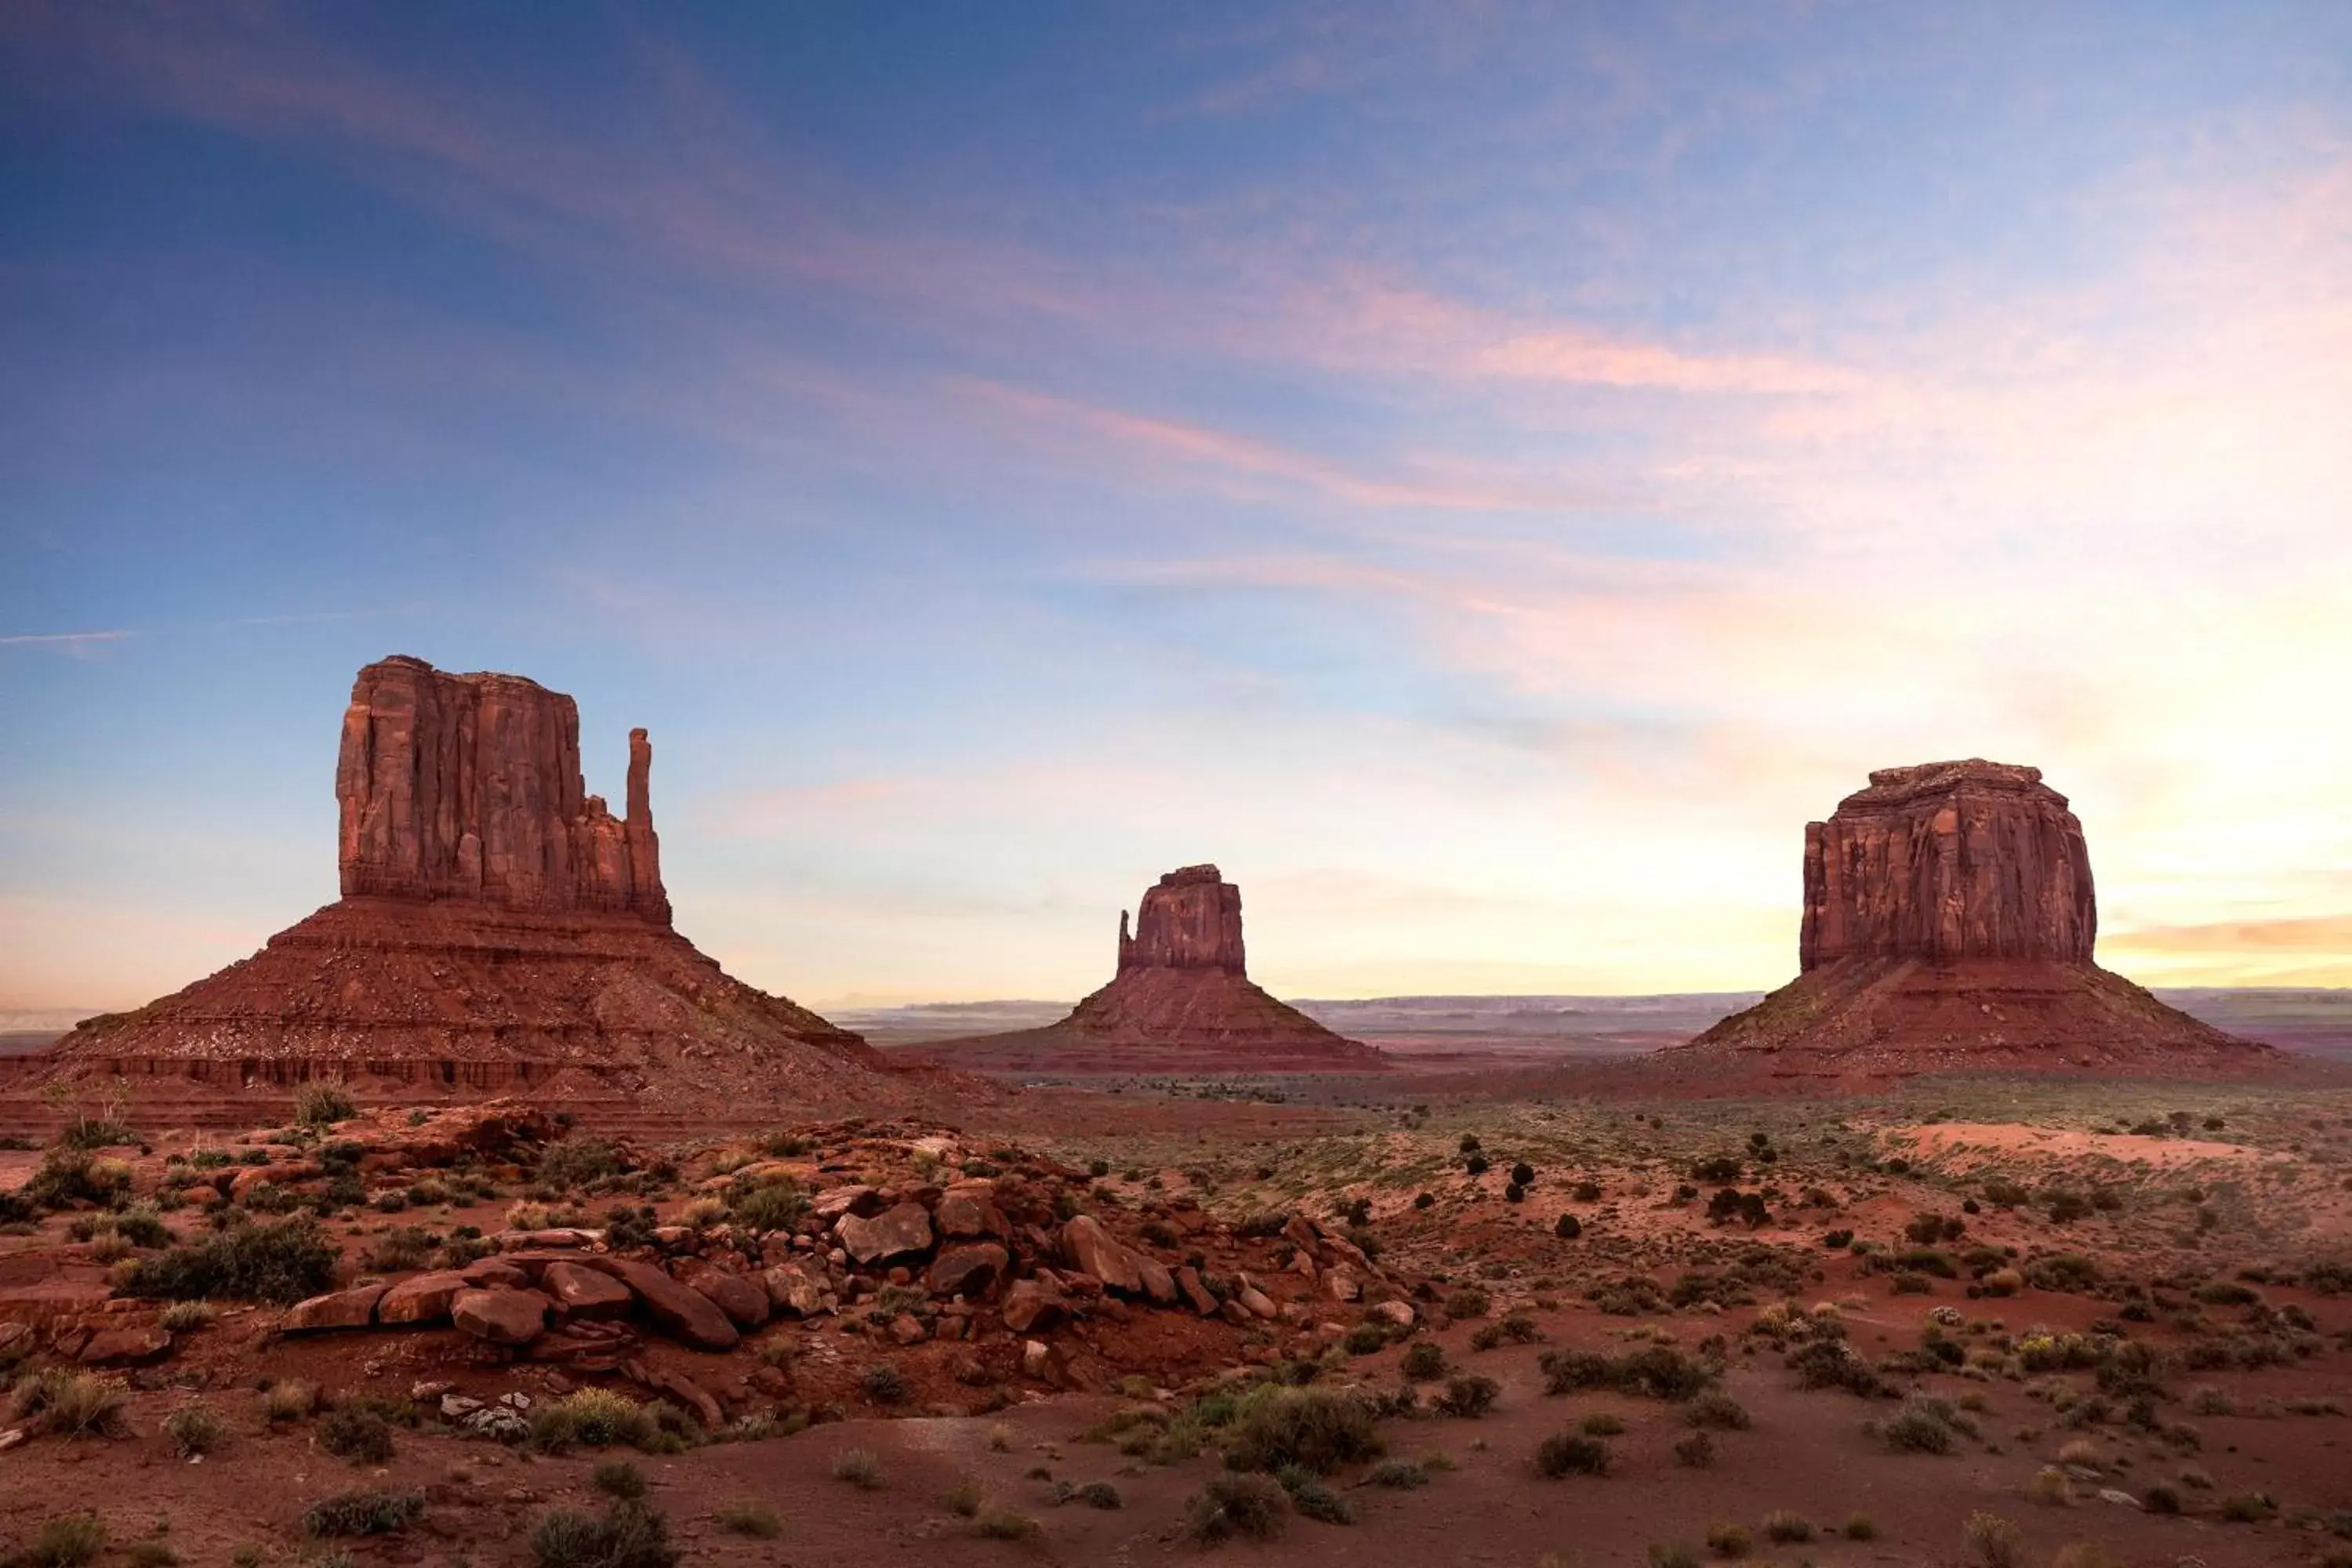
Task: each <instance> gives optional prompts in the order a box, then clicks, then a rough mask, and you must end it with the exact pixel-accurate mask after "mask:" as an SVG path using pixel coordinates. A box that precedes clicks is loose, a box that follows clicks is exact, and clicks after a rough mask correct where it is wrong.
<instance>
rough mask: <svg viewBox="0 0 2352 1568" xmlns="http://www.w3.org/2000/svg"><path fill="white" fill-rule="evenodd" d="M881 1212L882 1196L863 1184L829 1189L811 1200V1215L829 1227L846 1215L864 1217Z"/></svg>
mask: <svg viewBox="0 0 2352 1568" xmlns="http://www.w3.org/2000/svg"><path fill="white" fill-rule="evenodd" d="M881 1211H882V1194H879V1193H877V1192H876V1191H875V1190H874V1189H873V1188H872V1187H869V1186H866V1185H865V1184H862V1183H861V1184H851V1185H848V1186H840V1187H827V1188H825V1189H824V1191H823V1192H821V1193H819V1194H816V1196H814V1197H813V1198H811V1199H810V1200H809V1213H810V1214H812V1215H815V1216H816V1217H817V1218H818V1219H821V1220H823V1221H824V1223H825V1224H827V1225H831V1224H832V1223H833V1222H834V1221H835V1220H837V1219H839V1218H840V1217H841V1216H842V1215H852V1214H854V1215H860V1216H864V1215H874V1214H879V1213H880V1212H881Z"/></svg>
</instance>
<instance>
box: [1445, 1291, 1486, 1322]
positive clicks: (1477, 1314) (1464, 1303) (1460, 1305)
mask: <svg viewBox="0 0 2352 1568" xmlns="http://www.w3.org/2000/svg"><path fill="white" fill-rule="evenodd" d="M1493 1305H1494V1303H1493V1301H1492V1300H1489V1299H1488V1297H1487V1295H1486V1292H1485V1291H1484V1290H1481V1289H1478V1287H1476V1286H1475V1285H1465V1286H1464V1287H1462V1289H1459V1290H1456V1291H1454V1294H1452V1295H1451V1296H1448V1297H1447V1298H1446V1299H1445V1310H1446V1312H1447V1313H1448V1315H1450V1316H1453V1317H1456V1318H1483V1317H1485V1316H1486V1313H1487V1311H1488V1310H1490V1309H1491V1308H1492V1307H1493Z"/></svg>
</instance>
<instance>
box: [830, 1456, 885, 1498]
mask: <svg viewBox="0 0 2352 1568" xmlns="http://www.w3.org/2000/svg"><path fill="white" fill-rule="evenodd" d="M833 1479H835V1480H836V1481H847V1482H848V1483H849V1484H850V1485H851V1486H854V1487H857V1488H859V1489H863V1490H866V1491H872V1490H874V1489H876V1488H877V1487H879V1486H880V1485H881V1484H882V1461H881V1460H879V1459H877V1458H875V1457H874V1450H873V1449H871V1448H844V1449H843V1450H842V1451H841V1452H840V1453H838V1454H835V1456H834V1457H833Z"/></svg>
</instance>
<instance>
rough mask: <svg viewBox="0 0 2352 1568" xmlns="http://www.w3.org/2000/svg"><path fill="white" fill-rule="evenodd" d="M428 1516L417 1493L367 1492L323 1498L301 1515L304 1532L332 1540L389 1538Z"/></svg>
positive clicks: (347, 1493)
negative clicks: (365, 1536) (384, 1536)
mask: <svg viewBox="0 0 2352 1568" xmlns="http://www.w3.org/2000/svg"><path fill="white" fill-rule="evenodd" d="M424 1517H425V1500H424V1499H423V1498H422V1497H420V1496H418V1495H417V1494H416V1493H415V1492H395V1491H383V1490H378V1489H365V1490H361V1491H349V1492H337V1493H335V1494H334V1496H332V1497H327V1498H321V1499H320V1500H318V1501H317V1502H314V1503H312V1504H311V1505H310V1507H309V1508H308V1509H307V1510H304V1511H303V1514H302V1533H303V1534H305V1535H309V1536H316V1537H320V1538H327V1539H332V1538H337V1537H341V1536H348V1535H387V1534H390V1533H391V1532H392V1531H396V1530H405V1529H407V1528H408V1527H409V1526H410V1525H412V1524H414V1523H415V1522H416V1521H418V1520H420V1519H422V1518H424Z"/></svg>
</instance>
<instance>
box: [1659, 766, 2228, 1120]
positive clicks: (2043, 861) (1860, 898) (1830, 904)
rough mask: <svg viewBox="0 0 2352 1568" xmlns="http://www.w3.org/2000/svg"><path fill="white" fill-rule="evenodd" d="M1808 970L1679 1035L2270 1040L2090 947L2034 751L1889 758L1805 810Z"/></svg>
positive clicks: (1841, 1039)
mask: <svg viewBox="0 0 2352 1568" xmlns="http://www.w3.org/2000/svg"><path fill="white" fill-rule="evenodd" d="M1804 882H1805V904H1804V921H1803V926H1802V929H1801V932H1800V935H1799V937H1798V944H1797V951H1798V967H1799V973H1798V976H1797V978H1796V979H1795V980H1793V981H1791V982H1790V984H1787V985H1784V986H1782V987H1781V988H1780V990H1778V991H1775V992H1773V993H1772V994H1770V995H1769V996H1767V997H1765V998H1764V1000H1763V1001H1761V1002H1759V1003H1758V1004H1757V1005H1755V1006H1753V1007H1750V1008H1748V1010H1747V1011H1746V1012H1743V1013H1737V1014H1734V1015H1733V1016H1730V1017H1728V1018H1726V1019H1724V1020H1723V1021H1722V1022H1720V1023H1718V1024H1717V1025H1716V1026H1714V1027H1713V1028H1711V1029H1709V1030H1707V1031H1706V1033H1705V1034H1703V1035H1701V1036H1699V1037H1697V1038H1696V1039H1695V1040H1692V1041H1691V1042H1689V1043H1688V1044H1687V1045H1685V1046H1682V1047H1674V1050H1675V1053H1677V1054H1679V1053H1684V1052H1688V1053H1694V1054H1696V1055H1700V1056H1705V1055H1708V1054H1717V1053H1721V1054H1730V1055H1737V1056H1739V1057H1742V1058H1748V1059H1751V1060H1754V1059H1756V1058H1773V1059H1772V1062H1771V1070H1773V1071H1775V1072H1779V1073H1788V1074H1792V1075H1806V1074H1812V1073H1832V1074H1833V1073H1854V1072H1859V1073H1875V1072H1921V1071H1935V1070H1942V1069H1948V1068H2000V1069H2014V1068H2053V1067H2074V1068H2103V1067H2112V1068H2119V1069H2133V1068H2138V1069H2152V1070H2157V1071H2165V1070H2175V1069H2178V1070H2187V1071H2191V1072H2196V1071H2203V1070H2210V1069H2212V1068H2221V1067H2230V1066H2242V1065H2244V1064H2246V1063H2248V1062H2252V1061H2258V1060H2261V1059H2263V1058H2266V1057H2268V1056H2269V1055H2270V1054H2271V1053H2270V1052H2269V1050H2268V1048H2267V1047H2262V1046H2258V1045H2255V1044H2253V1043H2252V1042H2251V1041H2246V1040H2241V1039H2238V1038H2237V1037H2234V1036H2231V1035H2226V1034H2223V1033H2222V1032H2221V1030H2219V1029H2215V1028H2213V1027H2211V1026H2209V1025H2206V1024H2202V1023H2200V1022H2198V1021H2197V1020H2196V1019H2194V1018H2191V1017H2189V1016H2188V1015H2187V1014H2185V1013H2181V1012H2179V1011H2176V1010H2175V1009H2173V1008H2171V1007H2168V1006H2166V1005H2164V1004H2163V1003H2161V1002H2159V1001H2158V1000H2157V999H2156V998H2155V997H2154V996H2151V995H2149V994H2147V992H2146V991H2144V990H2142V989H2141V988H2140V987H2138V986H2137V985H2135V984H2132V983H2131V982H2130V981H2128V980H2126V979H2124V978H2123V977H2122V976H2121V975H2117V974H2113V973H2108V972H2107V971H2106V970H2104V969H2101V968H2100V967H2099V966H2098V965H2097V964H2096V963H2094V962H2093V960H2092V947H2093V944H2094V942H2095V941H2096V939H2097V936H2098V905H2097V900H2096V899H2095V897H2094V894H2093V891H2092V885H2091V857H2090V851H2089V849H2088V848H2087V847H2086V846H2085V844H2084V837H2083V825H2082V823H2081V822H2079V821H2078V820H2076V818H2075V816H2074V812H2073V811H2071V810H2069V809H2068V807H2067V804H2066V797H2065V796H2064V795H2060V794H2059V793H2058V792H2057V791H2056V790H2053V789H2052V788H2051V787H2050V786H2049V785H2047V784H2043V783H2042V772H2041V770H2040V769H2039V768H2030V767H2018V766H2012V765H2009V764H2005V763H1989V762H1985V761H1983V760H1982V759H1970V760H1969V761H1966V762H1951V763H1925V764H1922V765H1920V766H1917V767H1907V768H1885V769H1881V770H1879V771H1878V772H1875V773H1872V774H1871V775H1870V787H1869V788H1868V789H1865V790H1862V791H1859V792H1858V793H1856V794H1853V795H1848V796H1847V797H1846V798H1845V799H1844V800H1843V801H1841V802H1840V803H1839V804H1838V808H1837V810H1836V811H1835V812H1834V813H1833V814H1832V816H1831V817H1830V819H1829V820H1828V821H1827V822H1814V823H1809V824H1807V825H1806V827H1805V871H1804Z"/></svg>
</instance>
